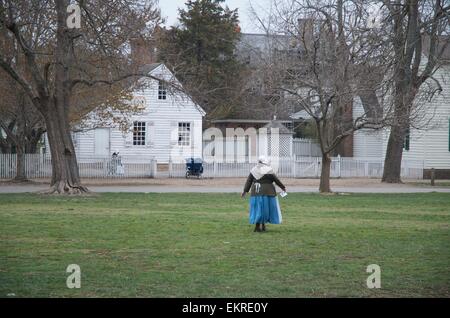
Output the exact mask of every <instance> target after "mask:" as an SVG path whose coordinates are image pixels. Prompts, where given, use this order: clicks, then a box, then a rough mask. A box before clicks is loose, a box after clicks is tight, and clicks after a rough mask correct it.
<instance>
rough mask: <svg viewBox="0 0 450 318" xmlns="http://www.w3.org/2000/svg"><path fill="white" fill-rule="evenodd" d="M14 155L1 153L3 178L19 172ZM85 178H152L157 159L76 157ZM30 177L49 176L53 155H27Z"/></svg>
mask: <svg viewBox="0 0 450 318" xmlns="http://www.w3.org/2000/svg"><path fill="white" fill-rule="evenodd" d="M16 160H17V157H16V155H15V154H0V179H11V178H14V177H15V175H16ZM77 161H78V169H79V173H80V177H82V178H146V177H147V178H152V177H155V176H156V160H154V159H153V158H148V157H141V156H139V157H138V156H120V157H119V158H117V159H112V158H111V157H88V158H83V157H81V158H77ZM25 174H26V176H27V178H29V179H34V178H50V177H51V176H52V163H51V158H50V157H49V156H46V155H41V154H26V155H25Z"/></svg>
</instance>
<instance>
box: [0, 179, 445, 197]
mask: <svg viewBox="0 0 450 318" xmlns="http://www.w3.org/2000/svg"><path fill="white" fill-rule="evenodd" d="M282 181H283V182H284V184H285V185H286V187H287V189H288V192H317V191H318V187H319V180H318V179H293V178H285V179H282ZM48 182H49V180H35V181H32V182H29V183H20V184H17V183H13V182H9V181H6V182H0V193H23V192H34V191H39V190H44V189H46V188H47V186H48ZM83 182H84V184H85V185H87V186H88V187H89V188H90V189H91V190H92V191H95V192H240V191H242V187H243V185H244V183H245V178H215V179H199V180H197V179H188V180H186V179H182V178H179V179H122V180H121V179H115V180H111V179H110V180H106V179H85V180H83ZM331 187H332V190H333V191H335V192H355V193H356V192H360V193H416V192H433V191H436V192H450V187H443V186H439V185H438V186H436V187H431V186H429V185H426V184H425V181H423V180H417V181H415V180H414V181H408V182H406V183H405V184H384V183H381V182H380V180H379V179H362V178H360V179H358V178H353V179H332V180H331Z"/></svg>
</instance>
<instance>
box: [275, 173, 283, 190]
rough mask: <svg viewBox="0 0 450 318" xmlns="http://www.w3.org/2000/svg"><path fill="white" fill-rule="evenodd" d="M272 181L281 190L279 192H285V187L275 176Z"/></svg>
mask: <svg viewBox="0 0 450 318" xmlns="http://www.w3.org/2000/svg"><path fill="white" fill-rule="evenodd" d="M273 181H274V182H275V183H276V184H277V186H279V187H280V188H281V190H283V191H286V187H285V186H284V184H283V183H282V182H281V181H280V179H278V177H277V176H276V175H275V174H273Z"/></svg>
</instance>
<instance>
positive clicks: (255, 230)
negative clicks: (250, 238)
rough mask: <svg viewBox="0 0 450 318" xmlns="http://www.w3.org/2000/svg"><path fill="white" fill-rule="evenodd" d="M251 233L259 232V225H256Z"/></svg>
mask: <svg viewBox="0 0 450 318" xmlns="http://www.w3.org/2000/svg"><path fill="white" fill-rule="evenodd" d="M253 232H261V228H260V227H259V223H256V226H255V229H254V231H253Z"/></svg>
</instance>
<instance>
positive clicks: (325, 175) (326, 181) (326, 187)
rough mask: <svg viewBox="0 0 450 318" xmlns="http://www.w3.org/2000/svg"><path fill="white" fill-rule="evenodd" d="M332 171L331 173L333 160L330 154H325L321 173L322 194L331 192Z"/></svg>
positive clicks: (320, 187) (320, 188)
mask: <svg viewBox="0 0 450 318" xmlns="http://www.w3.org/2000/svg"><path fill="white" fill-rule="evenodd" d="M330 171H331V158H330V156H329V154H323V155H322V170H321V173H320V186H319V191H320V192H321V193H329V192H331V188H330Z"/></svg>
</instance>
